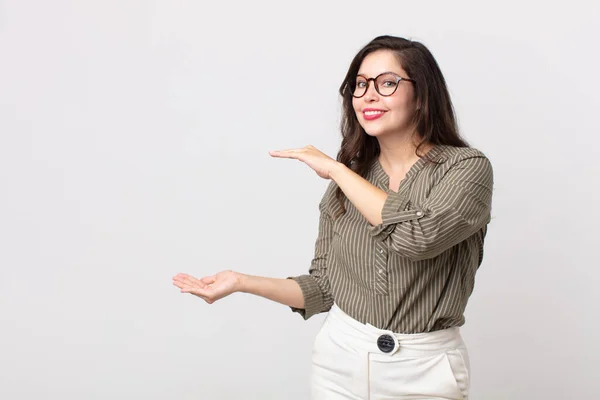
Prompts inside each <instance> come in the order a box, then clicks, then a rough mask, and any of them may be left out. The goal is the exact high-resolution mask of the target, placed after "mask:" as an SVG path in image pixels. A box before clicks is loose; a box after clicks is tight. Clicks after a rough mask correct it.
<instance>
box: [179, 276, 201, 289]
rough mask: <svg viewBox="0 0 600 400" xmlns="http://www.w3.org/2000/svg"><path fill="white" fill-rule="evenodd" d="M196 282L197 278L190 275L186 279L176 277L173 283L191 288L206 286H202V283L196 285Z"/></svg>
mask: <svg viewBox="0 0 600 400" xmlns="http://www.w3.org/2000/svg"><path fill="white" fill-rule="evenodd" d="M195 280H196V278H194V277H191V276H189V275H188V276H186V277H181V276H175V277H173V282H179V283H180V284H182V285H190V286H198V285H201V286H204V285H203V284H201V283H196V282H194V281H195Z"/></svg>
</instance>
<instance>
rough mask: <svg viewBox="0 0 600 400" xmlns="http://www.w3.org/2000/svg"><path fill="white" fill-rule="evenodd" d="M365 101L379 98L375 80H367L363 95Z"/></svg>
mask: <svg viewBox="0 0 600 400" xmlns="http://www.w3.org/2000/svg"><path fill="white" fill-rule="evenodd" d="M363 98H364V100H365V101H366V102H369V103H371V102H373V101H377V100H379V93H377V90H375V81H369V83H368V86H367V92H366V93H365V95H364V96H363Z"/></svg>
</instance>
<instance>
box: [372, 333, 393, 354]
mask: <svg viewBox="0 0 600 400" xmlns="http://www.w3.org/2000/svg"><path fill="white" fill-rule="evenodd" d="M395 345H396V339H394V338H393V337H391V336H390V335H381V336H379V338H378V339H377V347H379V350H381V351H383V352H384V353H391V351H392V350H394V346H395Z"/></svg>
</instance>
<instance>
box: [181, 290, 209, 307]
mask: <svg viewBox="0 0 600 400" xmlns="http://www.w3.org/2000/svg"><path fill="white" fill-rule="evenodd" d="M181 293H189V294H193V295H194V296H197V297H200V298H201V299H202V300H204V301H206V302H207V303H208V304H212V303H213V302H214V301H215V300H214V298H213V297H214V293H212V288H210V287H207V288H206V289H201V288H197V287H185V288H183V289H181Z"/></svg>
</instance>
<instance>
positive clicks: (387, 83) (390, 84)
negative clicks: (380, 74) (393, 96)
mask: <svg viewBox="0 0 600 400" xmlns="http://www.w3.org/2000/svg"><path fill="white" fill-rule="evenodd" d="M381 86H382V87H388V88H391V87H394V86H396V81H390V80H387V81H383V82H382V84H381Z"/></svg>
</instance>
